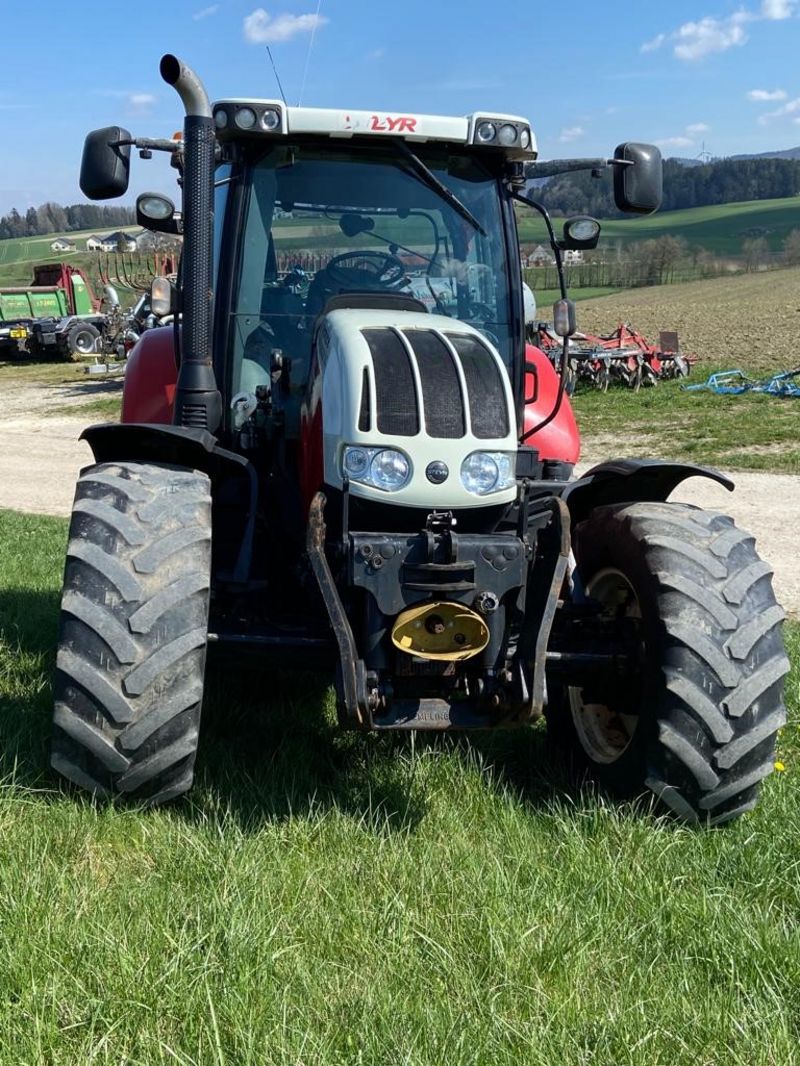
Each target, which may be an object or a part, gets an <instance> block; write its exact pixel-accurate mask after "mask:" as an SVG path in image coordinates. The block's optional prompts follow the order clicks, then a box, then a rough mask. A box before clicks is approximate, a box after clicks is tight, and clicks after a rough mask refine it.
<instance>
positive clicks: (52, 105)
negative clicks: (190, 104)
mask: <svg viewBox="0 0 800 1066" xmlns="http://www.w3.org/2000/svg"><path fill="white" fill-rule="evenodd" d="M261 2H262V3H263V4H264V6H263V7H262V6H261V4H260V3H259V0H244V2H241V0H220V2H218V3H207V2H206V0H160V2H156V0H137V2H136V3H135V4H124V3H123V4H114V3H111V4H109V3H107V2H105V3H98V2H94V0H82V2H81V3H80V4H79V5H73V8H72V10H71V11H67V8H65V6H64V4H63V2H58V3H56V2H55V0H44V2H43V3H42V4H40V5H38V6H37V7H36V8H35V10H36V12H38V13H39V14H40V17H41V19H42V20H43V21H45V22H47V23H48V25H49V27H50V28H51V29H54V30H55V32H54V34H53V35H48V37H47V38H44V37H42V36H41V35H39V34H38V33H34V32H32V28H33V26H34V25H35V23H32V19H33V18H34V16H33V14H32V11H33V9H32V8H31V7H30V6H29V5H25V4H20V3H16V2H13V0H0V14H1V15H2V19H1V21H2V27H3V31H2V37H3V41H4V44H5V46H6V47H4V48H3V63H2V68H0V69H2V73H0V123H2V126H3V129H4V152H3V156H2V157H0V212H5V211H7V210H8V209H10V208H11V207H12V206H17V207H18V208H19V209H20V210H24V209H25V208H27V207H28V206H29V205H31V204H34V205H36V204H39V203H41V202H43V201H44V200H48V199H53V200H58V201H60V202H62V203H67V202H77V201H79V200H81V199H82V197H81V195H80V191H79V189H78V167H79V160H80V153H81V145H82V141H83V137H84V135H85V133H86V132H87V131H88V130H90V129H92V128H96V127H99V126H104V125H110V124H112V123H119V124H120V125H123V126H127V127H128V128H130V129H131V130H132V131H133V132H134V133H137V134H139V135H142V136H164V135H169V134H171V133H172V132H173V131H174V130H176V129H178V128H179V126H180V123H181V112H180V107H179V103H178V99H177V96H175V94H174V92H173V91H172V90H170V89H169V88H168V87H167V86H165V85H164V84H163V83H161V81H160V79H159V76H158V60H159V57H160V55H161V53H162V52H165V51H173V52H175V53H176V54H178V55H180V56H181V57H182V58H184V59H186V61H187V62H189V63H190V64H191V65H192V66H194V67H195V69H196V70H197V71H198V73H199V74H200V75H201V76H202V77H203V79H204V80H205V82H206V84H207V86H208V89H209V93H210V95H211V97H212V99H213V98H217V97H223V96H248V95H253V96H276V95H277V89H276V86H275V80H274V77H273V74H272V71H271V68H270V65H269V61H268V58H267V54H266V47H265V45H266V42H271V44H270V47H271V48H272V51H273V55H274V57H275V60H276V62H277V65H278V70H279V73H280V75H281V79H282V81H283V85H284V89H285V91H286V94H287V97H288V99H289V102H290V103H296V102H297V100H298V96H299V94H300V91H301V87H302V85H303V80H304V71H305V69H306V62H307V56H308V49H309V45H310V43H311V40H312V33H313V50H312V52H311V56H310V62H308V70H307V75H306V77H305V88H304V90H303V103H305V104H315V105H318V106H330V107H340V106H341V107H352V108H376V109H386V110H403V111H421V112H432V113H442V114H465V113H467V112H470V111H473V110H491V109H497V110H499V111H505V112H511V113H515V114H522V115H527V116H528V117H529V118H530V119H531V120H532V123H533V126H534V129H535V131H536V133H537V136H538V139H539V146H540V152H541V156H542V158H554V157H557V156H563V155H568V156H573V155H599V154H605V153H607V152H609V151H610V150H611V149H613V147H614V145H615V144H616V143H618V142H619V141H620V140H622V139H639V140H654V141H656V142H659V143H660V144H661V145H662V147H663V149H664V151H665V154H668V155H684V156H696V155H698V154H699V153H700V151H701V150H702V148H703V145H704V144H705V147H706V150H708V151H710V152H712V153H713V154H715V155H732V154H735V153H740V152H758V151H765V150H768V149H776V148H788V147H793V146H795V145H798V144H800V72H798V64H797V54H798V51H799V50H800V0H673V2H672V3H671V4H669V5H666V4H655V3H652V2H648V0H639V2H629V0H564V2H561V3H544V2H542V0H510V2H507V3H506V4H500V3H494V4H493V3H487V2H486V0H460V2H457V3H456V2H452V0H402V2H399V3H387V2H386V0H383V2H378V0H371V2H370V0H321V4H320V7H319V9H318V7H317V4H318V0H285V2H280V3H277V4H273V3H272V0H261ZM56 11H57V12H59V15H58V16H57V15H56V14H55V12H56ZM12 42H13V46H12V47H9V44H10V43H12ZM145 188H161V189H163V190H164V191H171V190H172V189H173V188H174V174H173V173H172V172H170V171H169V169H168V168H165V167H164V165H163V162H159V163H156V162H151V163H143V162H140V161H138V160H136V161H135V163H134V179H133V182H132V186H131V189H132V192H134V193H135V192H138V191H141V190H142V189H145Z"/></svg>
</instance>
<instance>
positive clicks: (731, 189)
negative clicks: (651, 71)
mask: <svg viewBox="0 0 800 1066" xmlns="http://www.w3.org/2000/svg"><path fill="white" fill-rule="evenodd" d="M609 171H610V168H609V170H606V171H604V172H603V173H602V176H601V177H600V178H599V179H597V178H593V177H592V175H591V173H589V172H588V171H577V172H570V173H568V174H560V175H558V176H556V177H554V178H551V179H550V180H549V181H548V182H547V185H546V186H545V187H544V188H543V189H541V190H538V197H539V199H540V200H541V201H542V203H543V204H544V205H545V206H546V207H547V208H548V209H549V210H551V211H554V212H556V213H557V214H564V215H570V214H582V213H585V214H590V215H594V216H595V218H620V217H622V214H621V212H620V211H618V210H617V207H616V204H615V203H614V196H613V191H612V178H611V174H610V172H609ZM798 193H800V160H797V159H773V158H763V159H739V160H736V159H722V160H719V161H714V162H710V163H701V164H700V165H698V166H691V167H687V166H683V165H682V164H681V163H680V162H678V161H677V160H675V159H668V160H667V161H666V162H665V164H664V199H663V208H664V210H665V211H681V210H683V209H684V208H690V207H710V206H712V205H720V204H733V203H743V202H745V201H747V200H774V199H782V198H785V197H789V196H796V195H797V194H798Z"/></svg>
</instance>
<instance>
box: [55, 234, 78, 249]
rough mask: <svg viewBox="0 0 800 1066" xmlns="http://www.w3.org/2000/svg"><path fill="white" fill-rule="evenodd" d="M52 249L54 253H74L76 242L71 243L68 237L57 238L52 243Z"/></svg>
mask: <svg viewBox="0 0 800 1066" xmlns="http://www.w3.org/2000/svg"><path fill="white" fill-rule="evenodd" d="M50 249H51V251H53V252H74V251H75V241H71V240H70V239H69V238H68V237H56V239H55V240H54V241H51V242H50Z"/></svg>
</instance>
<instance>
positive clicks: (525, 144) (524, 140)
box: [519, 130, 531, 150]
mask: <svg viewBox="0 0 800 1066" xmlns="http://www.w3.org/2000/svg"><path fill="white" fill-rule="evenodd" d="M519 143H520V145H521V147H522V148H525V149H526V150H527V149H528V148H530V146H531V135H530V133H529V132H528V130H523V131H522V133H521V134H520V135H519Z"/></svg>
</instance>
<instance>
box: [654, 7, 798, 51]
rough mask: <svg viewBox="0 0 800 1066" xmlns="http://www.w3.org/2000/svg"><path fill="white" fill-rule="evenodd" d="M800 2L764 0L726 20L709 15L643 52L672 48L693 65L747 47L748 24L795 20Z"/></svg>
mask: <svg viewBox="0 0 800 1066" xmlns="http://www.w3.org/2000/svg"><path fill="white" fill-rule="evenodd" d="M797 2H798V0H762V3H761V7H760V8H759V10H758V11H748V10H747V9H746V8H740V9H739V10H738V11H734V13H733V14H732V15H727V16H726V17H725V18H715V17H713V16H711V15H706V16H705V17H704V18H701V19H697V20H696V21H691V22H684V23H683V25H682V26H679V27H678V28H677V30H673V31H672V33H659V34H658V36H656V37H653V38H652V39H651V40H649V41H645V42H644V44H643V45H642V46H641V48H640V51H641V52H656V51H658V49H659V48H663V46H664V45H665V44H668V43H669V44H671V45H672V54H673V55H674V56H675V58H676V59H682V60H683V61H684V62H686V63H692V62H695V61H696V60H699V59H703V58H705V56H709V55H714V54H715V53H718V52H727V51H728V49H729V48H741V47H742V45H744V44H747V41H748V36H747V29H746V27H747V25H748V23H751V22H763V21H767V22H780V21H782V20H783V19H788V18H791V17H792V16H793V14H794V10H795V8H796V7H797Z"/></svg>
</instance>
